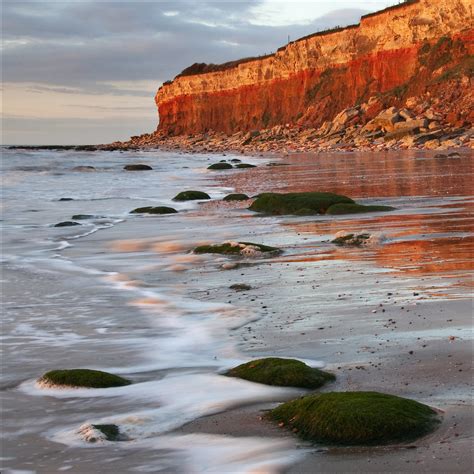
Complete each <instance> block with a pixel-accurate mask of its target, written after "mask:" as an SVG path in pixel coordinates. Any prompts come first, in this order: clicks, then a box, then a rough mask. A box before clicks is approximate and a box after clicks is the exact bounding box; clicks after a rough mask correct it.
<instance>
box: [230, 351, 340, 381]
mask: <svg viewBox="0 0 474 474" xmlns="http://www.w3.org/2000/svg"><path fill="white" fill-rule="evenodd" d="M225 375H227V376H228V377H237V378H240V379H244V380H249V381H251V382H256V383H263V384H265V385H277V386H280V387H300V388H311V389H315V388H319V387H322V386H323V385H324V384H325V383H327V382H332V381H333V380H335V379H336V377H335V376H334V375H333V374H330V373H328V372H324V371H323V370H319V369H315V368H312V367H309V366H308V365H306V364H305V363H304V362H301V361H299V360H295V359H280V358H277V357H268V358H265V359H257V360H253V361H251V362H247V363H246V364H242V365H239V366H237V367H234V368H233V369H230V370H229V371H227V372H226V373H225Z"/></svg>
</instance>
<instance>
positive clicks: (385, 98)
mask: <svg viewBox="0 0 474 474" xmlns="http://www.w3.org/2000/svg"><path fill="white" fill-rule="evenodd" d="M473 39H474V30H473V16H472V2H471V0H412V1H408V2H405V3H403V4H401V5H399V6H395V7H392V8H388V9H386V10H383V11H381V12H377V13H374V14H370V15H367V16H365V17H362V18H361V21H360V23H359V24H358V25H353V26H349V27H346V28H344V29H339V30H335V31H332V32H325V33H322V34H321V33H317V34H314V35H310V36H308V37H306V38H301V39H299V40H297V41H294V42H292V43H290V44H288V45H287V46H285V47H283V48H280V49H279V50H278V51H277V52H276V53H275V54H273V55H269V56H266V57H263V58H257V59H253V60H244V61H243V62H239V61H236V62H234V63H230V64H228V65H223V66H207V67H203V66H202V65H201V66H199V65H197V66H195V67H194V68H193V67H192V68H188V70H187V71H186V70H185V72H184V74H181V75H179V76H177V77H176V78H175V79H174V80H173V81H171V82H168V83H166V84H164V85H163V86H162V87H161V88H160V89H159V90H158V92H157V94H156V98H155V100H156V104H157V107H158V110H159V117H160V122H159V127H158V132H159V134H160V135H161V136H163V135H166V136H173V135H184V134H186V135H189V134H196V133H206V132H209V131H217V132H224V133H226V134H232V133H234V132H236V131H252V130H257V129H258V130H261V129H268V128H271V127H274V126H276V125H287V124H289V125H290V127H293V126H295V127H303V128H314V129H317V128H320V127H321V126H322V125H323V124H324V123H325V122H327V121H329V120H332V119H333V118H334V117H335V116H336V115H337V114H338V113H339V112H341V111H342V110H343V109H345V108H348V107H352V106H356V105H360V104H367V103H369V105H368V106H367V105H366V106H365V110H364V114H360V113H359V114H358V115H357V117H356V116H355V117H354V119H353V122H354V124H352V122H351V125H355V124H357V123H358V122H361V124H362V125H363V124H364V123H366V122H367V121H370V120H371V119H373V118H374V117H376V116H377V114H378V113H380V111H381V110H383V109H384V108H386V107H388V106H390V105H395V106H401V105H402V104H404V103H405V101H406V99H408V98H410V97H416V96H422V95H423V94H425V95H426V94H428V95H431V96H432V97H437V98H438V100H444V101H445V103H446V106H445V107H444V109H445V110H444V111H445V114H444V116H443V117H439V118H440V120H442V121H443V120H447V121H448V122H452V123H453V124H456V125H457V126H459V127H462V126H470V124H472V120H473V112H472V85H473V84H472V71H473V52H474V46H473ZM201 70H205V71H206V70H207V71H208V72H200V71H201ZM466 78H467V80H466ZM374 97H375V98H377V100H374ZM369 99H370V100H369ZM370 102H372V103H370ZM469 104H470V105H471V106H469Z"/></svg>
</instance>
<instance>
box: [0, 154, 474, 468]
mask: <svg viewBox="0 0 474 474" xmlns="http://www.w3.org/2000/svg"><path fill="white" fill-rule="evenodd" d="M471 158H472V157H471V155H470V154H465V155H464V156H462V157H461V158H460V159H453V160H451V161H449V160H448V159H434V157H433V156H432V155H430V154H427V153H424V152H419V153H418V154H413V153H393V154H385V153H384V154H346V155H344V154H327V155H318V156H310V155H308V156H304V155H303V156H300V155H292V156H290V157H289V158H286V159H284V160H283V161H280V160H277V159H275V162H276V163H278V164H280V165H283V166H275V167H274V166H267V161H268V159H267V160H266V161H259V160H258V159H255V163H256V164H258V167H257V168H253V169H250V170H245V171H236V172H234V171H232V172H229V173H227V172H224V173H217V174H212V173H209V172H206V171H205V166H207V164H208V162H207V161H208V160H209V158H204V159H203V157H195V159H196V160H198V159H201V160H202V162H197V163H196V164H195V166H196V168H197V173H198V176H199V181H195V182H193V185H192V186H193V187H196V188H199V189H206V190H208V191H210V192H211V191H212V192H211V194H212V193H213V192H215V197H217V199H216V200H213V201H211V202H208V203H204V204H201V205H199V206H197V207H192V208H189V209H183V211H182V212H181V213H180V214H178V215H177V216H174V217H164V218H154V217H149V216H147V217H136V216H127V215H126V213H127V211H129V210H131V209H132V208H133V207H137V206H138V205H143V201H140V199H139V194H138V192H137V191H136V190H135V189H133V192H130V194H131V195H132V196H136V197H133V198H131V199H130V200H129V201H126V202H124V203H122V201H120V207H118V208H117V207H113V208H112V206H111V205H109V204H106V203H107V202H108V201H105V202H104V204H103V205H104V207H105V206H107V207H105V208H104V210H102V209H100V210H98V209H97V206H98V203H102V202H103V201H101V200H100V201H93V202H91V203H90V204H88V205H89V206H90V207H89V208H85V207H84V206H86V204H87V203H88V202H89V201H84V202H82V201H77V202H76V203H74V202H73V203H72V204H71V205H74V206H76V207H75V208H74V213H76V212H97V213H98V214H99V213H100V214H102V213H105V214H108V213H111V212H112V211H113V213H114V214H116V213H117V212H118V211H117V209H119V210H120V213H121V214H120V215H121V216H122V218H123V221H122V222H120V223H119V224H118V225H115V226H113V227H110V228H108V229H106V230H104V231H101V232H96V233H94V234H90V235H88V236H85V237H83V238H81V239H80V240H77V241H72V242H73V244H74V245H73V246H71V247H67V248H65V249H64V250H62V251H61V253H60V255H61V258H59V257H58V256H55V257H54V258H53V259H52V260H43V259H40V260H38V261H37V260H34V262H36V263H35V264H36V265H37V267H35V268H36V269H35V273H33V274H32V275H31V274H29V276H28V275H25V274H28V271H27V270H28V267H27V266H19V267H18V268H17V269H15V270H14V271H13V272H12V273H10V274H11V275H12V277H13V278H12V280H11V288H10V289H9V291H8V294H9V295H10V296H11V298H10V299H11V302H10V301H7V303H10V304H11V307H10V308H9V309H10V310H13V311H14V312H16V311H18V313H19V314H21V316H22V317H23V318H25V319H26V320H27V322H28V324H29V325H30V326H28V325H24V326H22V325H21V324H20V325H19V324H18V320H17V319H15V318H12V319H11V321H10V320H8V322H7V323H8V324H10V323H11V324H12V333H13V336H14V340H13V341H12V345H11V353H10V356H9V357H10V362H11V371H10V372H8V373H7V376H9V375H11V378H8V377H7V380H6V382H5V385H4V387H3V389H4V394H5V396H6V400H7V403H8V405H9V412H8V417H7V418H8V420H7V421H8V423H9V425H8V426H7V428H8V430H9V432H11V434H12V436H11V439H9V444H10V446H9V455H13V456H14V458H13V459H15V458H16V460H15V464H13V462H12V464H13V465H14V466H15V467H16V468H18V469H20V468H21V469H28V468H36V469H37V471H38V472H47V473H49V472H51V471H53V472H54V471H56V470H59V469H64V468H67V469H70V471H69V472H74V473H76V472H77V473H81V474H82V473H83V472H89V470H90V469H94V466H97V463H100V466H101V472H117V471H119V472H120V471H122V472H135V471H137V470H142V471H148V472H149V471H150V470H151V471H153V472H159V471H160V470H161V471H163V472H186V471H185V470H186V469H187V467H183V464H182V462H183V461H184V460H186V461H188V459H187V456H190V449H188V448H191V451H193V454H192V455H193V456H197V457H196V458H193V457H191V461H193V459H198V461H196V462H198V466H199V468H202V469H204V468H205V466H206V465H207V466H208V467H209V466H212V467H213V468H214V469H215V470H216V472H236V470H238V469H240V471H239V472H241V471H244V472H248V471H249V469H251V468H253V469H254V470H255V469H257V467H256V466H258V464H255V462H256V461H258V459H259V457H258V453H254V452H252V453H250V448H251V447H253V449H254V450H257V451H258V450H261V452H262V453H266V455H267V458H265V462H266V463H267V462H270V461H272V460H273V461H275V460H276V461H278V462H276V465H277V466H278V465H279V466H284V465H285V463H284V462H280V460H279V459H278V454H279V455H280V456H283V457H285V458H287V459H286V461H287V462H286V465H288V464H291V463H292V462H293V461H292V459H293V458H291V459H290V458H289V457H290V453H291V449H289V448H291V447H293V448H295V449H296V453H299V452H301V453H305V454H306V456H305V457H304V459H303V460H302V461H299V462H293V466H292V467H289V468H287V471H288V472H291V473H306V472H427V471H433V472H470V471H471V470H472V457H471V451H470V449H469V448H470V444H469V443H470V442H471V441H472V413H471V410H470V406H469V404H470V402H471V391H470V384H471V381H472V379H471V374H470V369H471V361H472V331H471V324H472V321H471V317H472V303H471V300H470V288H471V287H472V278H471V274H470V272H471V271H472V253H473V252H472V251H473V218H472V189H471V183H472V167H471V161H470V159H471ZM120 164H122V163H120ZM173 166H176V165H173ZM176 169H177V170H178V169H179V168H176ZM201 169H202V171H201ZM182 172H183V170H180V169H179V171H177V172H176V175H177V176H176V177H173V178H172V179H181V181H178V183H179V184H178V186H180V187H181V188H183V189H185V188H187V187H188V186H190V184H189V179H190V177H181V176H179V173H182ZM173 175H174V171H173ZM119 176H120V175H119ZM61 179H63V178H61ZM127 179H128V178H127ZM141 179H143V178H141ZM146 179H148V180H149V187H148V188H146V191H147V192H146V195H145V196H146V198H147V199H148V201H146V202H147V203H148V202H153V200H154V199H155V196H158V195H159V194H160V193H162V188H159V189H158V190H155V189H154V188H155V184H154V182H153V177H152V175H149V177H148V178H146ZM123 180H124V181H123V183H124V185H126V184H127V182H126V179H125V178H123ZM138 184H140V183H138ZM231 190H235V191H236V192H246V193H248V194H250V195H255V194H257V193H258V192H262V191H269V190H274V191H289V190H291V191H303V190H324V191H333V192H339V193H342V194H347V195H349V196H351V197H353V198H355V199H357V200H358V201H362V202H367V203H372V202H376V203H381V204H388V205H392V206H395V207H397V209H398V210H396V211H394V212H391V213H384V214H374V213H371V214H367V215H357V216H333V217H329V216H328V217H326V216H317V217H297V216H282V217H265V216H258V215H255V214H254V213H252V212H250V211H248V210H246V207H247V205H248V203H245V202H242V203H234V204H227V203H226V204H224V203H222V201H220V198H219V197H220V196H222V195H223V194H225V193H226V192H230V191H231ZM111 193H115V188H111ZM174 194H175V189H174V188H173V189H172V192H171V191H170V195H169V196H167V197H169V198H171V197H172V196H173V195H174ZM113 195H115V194H113ZM213 196H214V194H213ZM48 205H50V204H48ZM109 206H110V209H108V207H109ZM67 212H68V213H69V214H72V213H73V211H72V210H68V211H67ZM28 215H29V214H28ZM340 230H356V231H367V232H375V233H383V234H384V235H385V238H386V240H384V241H383V242H381V243H380V244H377V245H375V246H373V247H368V248H338V247H335V246H334V245H333V244H331V243H330V240H331V238H332V237H333V236H334V234H335V233H336V232H338V231H340ZM62 232H64V233H66V232H68V231H67V229H66V230H64V231H62V230H61V233H62ZM69 232H73V231H72V230H71V231H69ZM64 238H66V237H64ZM226 239H232V240H245V241H255V242H259V243H263V244H268V245H275V246H279V247H281V248H282V249H283V251H284V252H283V254H282V255H280V256H277V257H272V258H268V259H265V258H263V259H256V260H246V261H242V262H240V264H239V265H236V266H233V267H231V268H229V267H227V269H224V268H223V265H225V264H228V263H230V262H232V260H231V259H229V258H227V257H216V256H215V255H205V256H197V255H193V254H192V253H190V251H191V249H192V248H193V247H194V246H195V245H198V244H199V243H201V242H205V241H207V242H209V241H211V242H221V241H222V240H226ZM18 242H20V243H21V241H15V245H19V244H18ZM15 248H16V247H15ZM35 255H36V254H35ZM72 264H74V265H72ZM22 265H23V264H22ZM58 268H59V269H60V273H59V274H56V273H54V272H53V270H54V271H56V270H57V269H58ZM84 269H94V271H95V272H99V276H93V274H92V273H86V274H84V273H83V272H82V270H84ZM39 270H47V271H46V272H45V273H44V272H42V271H39ZM100 272H102V273H100ZM99 277H100V278H99ZM28 278H30V279H29V280H28ZM235 283H246V284H250V285H251V286H252V289H251V290H249V291H244V292H235V291H233V290H231V289H229V286H230V285H232V284H235ZM52 289H54V291H53V290H52ZM155 289H158V291H157V292H155V293H154V290H155ZM44 295H47V296H46V297H45V296H44ZM15 297H17V298H15ZM15 299H17V300H18V301H23V304H24V307H19V306H17V303H16V302H15ZM39 303H42V304H44V309H42V308H41V305H40V304H39ZM201 303H202V305H201V306H200V304H201ZM214 304H216V305H217V306H212V305H214ZM13 305H14V306H13ZM170 312H171V313H172V315H173V317H175V320H173V321H172V322H173V325H171V326H168V323H169V321H168V320H167V319H166V318H167V317H168V316H169V313H170ZM45 315H46V316H47V317H46V316H45ZM36 328H42V330H43V332H35V331H34V329H36ZM7 329H9V328H7ZM201 330H202V332H201ZM201 337H202V338H201ZM23 342H24V343H25V345H24V346H23V345H22V344H23ZM235 348H237V349H238V351H235V350H234V349H235ZM18 354H20V355H21V357H18ZM39 355H40V356H39ZM264 356H281V357H295V358H300V359H305V360H308V361H318V363H321V364H323V365H324V364H325V367H326V369H327V370H330V371H333V372H334V373H335V374H336V375H337V381H336V382H335V383H333V384H330V385H328V386H327V387H325V388H324V390H326V391H331V390H377V391H382V392H387V393H393V394H397V395H402V396H406V397H409V398H413V399H416V400H419V401H421V402H424V403H427V404H429V405H432V406H434V407H437V408H439V409H441V410H443V411H444V412H445V414H444V421H443V424H442V426H441V427H440V428H439V429H438V430H437V431H436V432H435V433H433V434H432V435H430V436H429V437H427V438H424V439H421V440H418V441H416V442H415V443H411V444H410V445H408V446H401V447H400V446H396V447H393V446H392V447H383V448H350V449H341V448H338V449H335V448H331V449H328V448H327V447H322V446H311V445H309V444H307V443H303V442H301V441H300V440H299V439H298V438H296V437H294V436H293V435H292V434H291V433H288V432H287V431H286V430H284V429H280V428H278V427H276V426H274V425H273V424H271V423H269V422H267V421H265V420H262V419H261V416H262V414H263V413H264V412H265V410H267V409H269V408H271V407H272V406H274V405H275V404H276V403H278V402H279V401H282V400H284V399H288V398H292V397H294V396H295V395H298V394H303V393H304V392H303V391H293V392H292V393H283V392H282V393H280V394H277V393H276V392H273V391H270V390H268V391H266V390H267V389H268V388H267V387H265V386H260V385H259V386H256V384H250V383H246V382H245V383H244V382H242V386H238V387H237V388H238V393H235V394H234V393H232V392H233V389H232V388H230V389H229V386H230V387H232V386H233V385H232V383H233V382H235V380H233V379H232V380H230V379H226V378H225V377H221V376H220V375H218V373H219V371H221V370H222V369H223V367H224V366H225V365H226V364H229V363H230V362H231V361H232V360H234V361H235V362H237V361H238V359H240V360H242V359H245V360H247V359H250V358H254V357H264ZM169 359H173V360H169ZM59 360H60V361H61V363H62V364H63V365H67V366H69V367H74V366H76V365H81V366H87V367H91V368H99V369H105V370H110V371H114V372H117V373H121V374H124V375H126V376H127V377H130V378H131V379H133V381H134V382H137V383H136V384H132V385H131V386H130V387H129V388H127V390H129V391H130V392H129V393H128V392H127V393H128V395H127V396H125V395H123V396H122V397H119V396H114V395H113V394H112V396H104V397H103V398H101V397H97V398H94V396H92V397H91V398H87V396H84V398H81V397H71V396H70V395H69V396H68V395H67V394H66V395H64V397H65V398H61V396H59V395H55V394H53V393H51V394H46V395H45V394H40V393H34V394H33V393H32V392H31V391H30V392H28V391H25V390H19V389H18V387H19V386H22V385H24V384H25V383H26V382H28V381H26V382H25V379H26V378H28V379H32V380H33V379H34V378H35V377H36V376H38V375H39V374H41V373H42V372H43V371H45V370H47V369H49V368H53V367H55V366H56V364H57V363H58V362H57V361H59ZM173 372H174V376H177V377H181V376H182V377H181V378H179V380H178V379H176V380H178V381H179V383H178V384H177V383H176V382H173V381H172V380H171V381H170V380H169V379H168V376H169V375H170V374H172V373H173ZM133 390H135V392H134V391H133ZM252 390H253V391H254V392H253V393H254V394H253V395H252ZM214 391H216V393H214ZM260 391H261V392H260ZM188 392H189V393H188ZM255 393H256V394H257V395H255ZM165 395H166V396H165ZM214 395H215V398H214V399H213V398H212V397H213V396H214ZM32 396H34V398H32ZM68 397H69V398H68ZM160 397H163V398H160ZM176 398H178V399H179V400H180V401H181V402H183V403H184V405H177V408H173V407H176V405H174V406H173V405H171V407H172V409H174V413H173V416H172V417H170V416H169V412H166V408H167V406H170V405H168V404H169V403H170V402H172V403H173V402H175V399H176ZM200 405H202V406H200ZM162 407H163V408H164V409H165V411H164V412H163V413H161V412H160V409H161V408H162ZM145 409H146V410H149V411H150V415H151V416H150V420H151V421H149V422H147V420H146V419H144V420H143V423H141V422H140V423H138V424H137V425H136V431H135V432H134V434H135V436H136V439H134V440H133V441H132V443H120V444H114V443H111V446H97V447H94V449H87V448H88V447H85V446H83V445H80V444H77V440H75V439H74V440H73V441H74V442H73V443H69V439H68V438H66V439H65V438H64V437H62V438H61V436H59V437H58V433H59V435H62V431H64V428H65V427H66V428H68V429H70V430H72V431H73V430H74V429H77V427H78V426H80V424H81V423H83V422H84V421H85V420H91V421H94V420H102V419H104V416H105V417H110V420H112V421H114V422H115V421H116V422H117V423H119V424H121V423H123V425H124V426H127V427H129V426H132V427H133V423H132V425H130V423H129V424H128V425H127V423H128V422H127V418H131V417H133V416H135V414H136V413H137V414H138V415H140V412H141V411H142V410H145ZM14 413H20V414H19V415H17V416H13V414H14ZM202 413H204V414H205V413H208V415H207V416H206V415H202ZM174 418H179V419H178V420H176V427H173V428H172V430H171V431H170V430H166V429H165V428H164V426H165V425H166V423H168V422H169V421H175V420H174ZM190 419H191V420H192V421H190V422H189V420H190ZM31 420H34V422H33V423H32V422H31ZM147 423H148V424H147ZM121 426H122V425H121ZM178 426H180V427H178ZM61 430H62V431H61ZM208 434H209V435H211V436H207V435H208ZM215 435H226V436H227V437H230V438H227V437H226V438H224V439H222V438H215V437H214V436H215ZM45 436H46V437H45ZM168 436H170V438H167V437H168ZM187 436H198V438H187ZM268 440H270V441H269V444H268ZM261 441H262V442H263V443H267V444H260V442H261ZM279 442H285V443H287V444H282V445H279V444H278V443H279ZM75 443H76V444H75ZM125 445H127V446H125ZM226 446H227V447H226ZM268 446H270V447H271V449H269V447H268ZM413 446H416V447H417V448H416V449H415V448H414V447H413ZM221 447H224V448H225V449H227V450H228V454H227V455H226V456H224V457H223V458H222V459H220V458H219V457H218V456H216V455H215V454H216V452H217V451H216V450H218V449H221ZM85 448H86V449H85ZM203 452H205V453H206V455H204V454H202V453H203ZM199 456H202V457H199ZM185 458H186V459H185ZM236 460H237V461H239V460H241V461H243V462H244V465H242V464H239V463H238V462H237V464H233V462H234V461H236ZM214 461H216V463H215V464H212V462H214ZM193 462H194V461H193ZM245 463H247V464H245ZM194 465H196V463H195V462H194ZM264 465H265V466H269V464H264ZM185 466H188V467H189V464H187V465H185ZM226 466H227V467H226ZM236 466H238V469H237V467H236ZM243 466H244V467H243ZM249 466H250V467H249ZM245 467H246V468H247V471H245V469H244V468H245ZM233 469H234V470H233ZM272 469H273V470H272ZM275 469H276V467H275V463H274V464H272V468H271V469H270V468H269V467H267V468H265V469H264V468H262V469H261V470H262V471H263V472H275V471H274V470H275ZM259 472H260V471H259Z"/></svg>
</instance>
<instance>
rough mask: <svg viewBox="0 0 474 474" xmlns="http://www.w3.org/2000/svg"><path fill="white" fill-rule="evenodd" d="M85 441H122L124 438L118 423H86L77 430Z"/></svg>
mask: <svg viewBox="0 0 474 474" xmlns="http://www.w3.org/2000/svg"><path fill="white" fill-rule="evenodd" d="M77 433H78V434H80V435H81V437H82V439H83V440H84V441H87V442H88V443H98V442H103V441H120V440H121V439H122V437H121V435H120V430H119V427H118V426H117V425H112V424H110V425H93V424H90V423H86V424H84V425H82V426H81V427H80V428H79V430H78V431H77Z"/></svg>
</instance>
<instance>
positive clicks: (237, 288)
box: [229, 283, 252, 291]
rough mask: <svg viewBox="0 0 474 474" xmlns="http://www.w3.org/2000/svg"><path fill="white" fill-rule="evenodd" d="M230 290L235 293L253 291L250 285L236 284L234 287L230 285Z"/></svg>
mask: <svg viewBox="0 0 474 474" xmlns="http://www.w3.org/2000/svg"><path fill="white" fill-rule="evenodd" d="M229 288H230V289H231V290H235V291H249V290H251V289H252V287H251V286H250V285H246V284H245V283H235V284H234V285H230V286H229Z"/></svg>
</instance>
